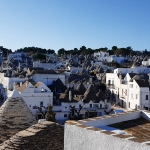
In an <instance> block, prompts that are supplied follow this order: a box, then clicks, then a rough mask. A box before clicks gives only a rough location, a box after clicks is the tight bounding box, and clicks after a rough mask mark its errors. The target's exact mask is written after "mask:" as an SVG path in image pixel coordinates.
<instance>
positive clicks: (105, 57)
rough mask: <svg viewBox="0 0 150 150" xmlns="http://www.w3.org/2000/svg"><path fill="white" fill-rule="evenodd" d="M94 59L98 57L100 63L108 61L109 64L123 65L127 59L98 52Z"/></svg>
mask: <svg viewBox="0 0 150 150" xmlns="http://www.w3.org/2000/svg"><path fill="white" fill-rule="evenodd" d="M94 57H97V59H98V60H100V61H107V62H112V61H114V62H118V63H123V62H124V59H125V57H120V56H119V57H117V56H116V55H109V53H108V52H102V51H100V52H97V53H94Z"/></svg>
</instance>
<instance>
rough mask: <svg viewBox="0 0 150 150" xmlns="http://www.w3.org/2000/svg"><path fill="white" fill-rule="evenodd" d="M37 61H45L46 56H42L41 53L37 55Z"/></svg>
mask: <svg viewBox="0 0 150 150" xmlns="http://www.w3.org/2000/svg"><path fill="white" fill-rule="evenodd" d="M35 59H36V60H38V59H39V60H43V59H46V55H44V54H41V53H37V54H36V56H35Z"/></svg>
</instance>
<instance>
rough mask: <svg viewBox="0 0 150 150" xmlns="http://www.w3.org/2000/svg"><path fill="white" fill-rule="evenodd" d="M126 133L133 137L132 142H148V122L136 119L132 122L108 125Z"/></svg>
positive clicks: (149, 136)
mask: <svg viewBox="0 0 150 150" xmlns="http://www.w3.org/2000/svg"><path fill="white" fill-rule="evenodd" d="M108 126H110V127H114V128H117V129H120V130H123V131H125V132H127V133H128V134H130V135H132V136H134V137H135V138H133V139H132V141H135V142H140V143H142V142H147V141H149V142H150V121H148V120H146V119H144V118H142V117H141V118H138V119H134V120H128V121H123V122H119V123H115V124H111V125H108Z"/></svg>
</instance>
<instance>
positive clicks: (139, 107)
mask: <svg viewBox="0 0 150 150" xmlns="http://www.w3.org/2000/svg"><path fill="white" fill-rule="evenodd" d="M39 54H40V53H38V52H37V53H28V52H17V51H16V52H13V53H9V54H7V56H4V55H3V51H2V50H1V56H0V60H1V67H0V106H1V107H0V149H1V150H6V149H18V150H20V149H21V150H25V149H35V150H36V149H38V147H39V149H42V150H46V149H55V150H57V149H58V150H61V149H66V150H70V149H74V147H77V149H88V147H90V144H89V143H87V142H85V144H86V145H85V144H84V148H81V147H80V146H81V145H80V144H78V142H79V141H78V136H79V135H78V130H83V128H85V129H87V130H86V131H84V132H85V133H84V134H82V135H81V137H82V139H84V138H85V137H86V135H88V137H89V136H90V135H91V137H92V136H95V133H91V132H90V133H89V134H88V133H86V132H88V129H89V130H92V131H101V133H100V134H102V135H98V136H101V137H105V136H106V137H105V138H108V139H109V138H110V141H113V140H120V139H119V138H120V137H121V138H122V139H121V141H120V146H121V143H122V144H123V145H128V144H129V145H130V144H133V145H134V144H135V145H138V146H139V147H140V148H141V149H142V147H141V145H140V144H139V143H141V142H139V135H141V136H143V138H140V140H141V141H142V142H144V143H145V144H147V145H146V146H145V149H146V148H148V149H149V146H148V145H149V144H150V143H149V141H148V140H149V135H148V133H147V134H146V133H144V132H146V131H147V132H149V129H148V125H149V124H150V115H149V110H150V90H149V87H150V83H149V82H150V81H149V73H150V57H149V56H148V55H145V54H144V53H143V54H142V52H141V55H138V54H137V55H133V56H123V55H122V56H118V55H110V54H109V53H108V52H106V51H98V52H94V54H86V55H83V54H80V55H77V54H76V55H71V54H66V53H64V54H61V55H60V56H59V55H57V54H55V53H51V54H49V53H46V54H44V55H45V56H46V57H45V59H43V58H42V59H38V60H37V59H36V60H35V59H34V57H35V56H36V55H39ZM42 55H43V54H42ZM110 63H111V64H120V65H121V67H119V68H118V67H117V66H116V65H111V66H110ZM120 116H121V118H120ZM132 120H133V121H132ZM127 121H128V122H127ZM118 122H119V123H120V122H123V123H122V124H119V125H118V124H117V123H118ZM126 122H127V123H126ZM123 124H124V126H123ZM135 124H136V126H137V127H136V126H135ZM121 125H122V126H123V127H122V126H121ZM138 125H139V126H138ZM130 126H131V129H130ZM127 127H128V128H129V129H130V130H131V131H130V130H129V129H126V128H127ZM133 127H134V128H138V131H139V135H137V133H134V132H133V131H132V130H133V129H132V128H133ZM78 128H79V129H78ZM50 129H52V131H51V130H50ZM142 129H143V130H144V131H142ZM49 130H50V131H49ZM124 130H125V131H124ZM128 130H129V131H128ZM134 130H136V129H134ZM140 130H141V131H140ZM50 132H53V134H52V135H56V136H55V137H53V136H52V135H51V134H49V133H50ZM142 132H143V133H144V134H142ZM33 133H34V134H33ZM72 134H73V135H74V136H73V137H72ZM92 134H93V135H92ZM103 134H106V135H103ZM111 134H115V135H117V137H114V139H112V137H110V135H111ZM40 135H41V136H42V135H43V136H45V137H48V138H51V139H52V141H51V142H49V141H47V140H45V138H44V137H43V141H45V144H44V142H41V137H40ZM29 136H31V139H30V138H29ZM71 137H72V138H73V141H76V142H73V143H72V142H71V141H70V140H71ZM95 138H96V137H93V139H95ZM115 138H118V139H115ZM124 138H125V139H127V138H129V140H130V138H131V139H132V138H133V139H135V140H133V141H132V142H133V143H132V142H131V141H130V142H128V144H127V143H126V142H125V141H123V139H124ZM33 139H34V140H33ZM82 139H81V141H82ZM55 140H57V141H58V143H59V144H58V143H57V144H56V142H55ZM95 140H96V139H95ZM25 141H26V142H25ZM77 141H78V142H77ZM126 141H127V140H126ZM101 142H102V141H101ZM101 142H98V143H101ZM136 142H139V143H138V144H137V143H136ZM34 143H37V147H36V146H35V145H34ZM41 143H42V144H41ZM55 144H56V145H55ZM101 144H102V143H101ZM33 145H34V148H33ZM52 145H53V146H52ZM54 145H55V146H54ZM108 145H111V142H110V143H108ZM94 146H96V143H95V144H94ZM50 147H51V148H50ZM52 147H53V148H52ZM103 147H104V149H105V145H103ZM89 149H90V148H89ZM95 149H96V147H95ZM108 149H109V148H108ZM112 149H115V146H114V147H113V148H112Z"/></svg>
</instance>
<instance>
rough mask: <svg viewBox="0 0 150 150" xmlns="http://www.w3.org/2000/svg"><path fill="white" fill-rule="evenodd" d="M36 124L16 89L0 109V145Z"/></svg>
mask: <svg viewBox="0 0 150 150" xmlns="http://www.w3.org/2000/svg"><path fill="white" fill-rule="evenodd" d="M36 123H37V121H36V120H35V118H34V116H33V115H32V113H31V111H30V109H29V108H28V106H27V105H26V103H25V102H24V100H23V99H22V98H21V95H20V94H19V92H18V91H17V89H15V90H14V91H13V92H12V94H11V95H10V96H9V98H8V99H7V100H6V101H5V103H4V104H3V105H2V106H1V107H0V143H2V142H4V141H5V140H7V139H8V138H9V137H11V136H13V135H14V134H16V133H17V132H18V131H21V130H24V129H26V128H28V127H30V126H31V125H33V124H36Z"/></svg>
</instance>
